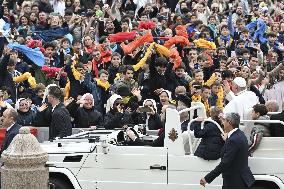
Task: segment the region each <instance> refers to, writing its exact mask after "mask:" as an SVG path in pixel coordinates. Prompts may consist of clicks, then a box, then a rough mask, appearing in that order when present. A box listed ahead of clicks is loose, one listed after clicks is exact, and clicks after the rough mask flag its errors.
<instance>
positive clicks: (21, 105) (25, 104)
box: [20, 103, 28, 107]
mask: <svg viewBox="0 0 284 189" xmlns="http://www.w3.org/2000/svg"><path fill="white" fill-rule="evenodd" d="M23 106H28V104H27V103H24V104H20V107H23Z"/></svg>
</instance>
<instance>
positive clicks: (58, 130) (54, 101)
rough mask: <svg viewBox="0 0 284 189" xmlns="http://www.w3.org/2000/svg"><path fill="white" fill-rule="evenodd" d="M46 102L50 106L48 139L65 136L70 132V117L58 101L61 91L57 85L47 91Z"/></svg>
mask: <svg viewBox="0 0 284 189" xmlns="http://www.w3.org/2000/svg"><path fill="white" fill-rule="evenodd" d="M47 98H48V102H49V103H50V104H51V106H52V116H51V124H50V127H49V139H54V138H55V137H65V136H69V135H71V134H72V124H71V117H70V115H69V112H68V110H67V109H66V108H65V106H64V104H63V103H61V102H60V99H61V98H62V91H61V89H60V88H59V87H58V86H51V87H50V88H49V92H48V96H47Z"/></svg>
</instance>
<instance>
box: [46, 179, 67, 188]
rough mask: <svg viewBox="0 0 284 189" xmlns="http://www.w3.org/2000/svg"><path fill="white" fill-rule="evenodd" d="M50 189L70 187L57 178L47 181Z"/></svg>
mask: <svg viewBox="0 0 284 189" xmlns="http://www.w3.org/2000/svg"><path fill="white" fill-rule="evenodd" d="M49 185H50V189H70V188H72V186H70V184H69V183H68V182H66V181H65V180H60V179H58V178H50V179H49Z"/></svg>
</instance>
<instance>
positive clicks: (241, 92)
mask: <svg viewBox="0 0 284 189" xmlns="http://www.w3.org/2000/svg"><path fill="white" fill-rule="evenodd" d="M246 91H247V89H245V90H243V91H240V92H238V93H237V94H236V96H239V95H240V94H243V93H244V92H246Z"/></svg>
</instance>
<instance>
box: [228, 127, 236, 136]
mask: <svg viewBox="0 0 284 189" xmlns="http://www.w3.org/2000/svg"><path fill="white" fill-rule="evenodd" d="M236 130H238V128H234V129H233V130H231V131H230V132H229V133H228V138H230V136H231V135H232V134H233V133H234V132H235V131H236Z"/></svg>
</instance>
